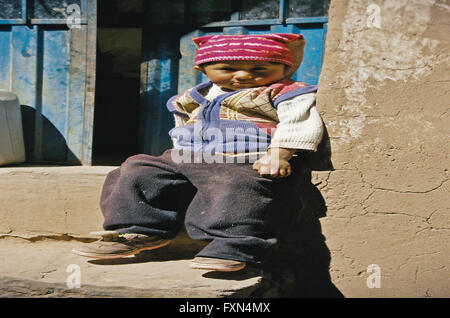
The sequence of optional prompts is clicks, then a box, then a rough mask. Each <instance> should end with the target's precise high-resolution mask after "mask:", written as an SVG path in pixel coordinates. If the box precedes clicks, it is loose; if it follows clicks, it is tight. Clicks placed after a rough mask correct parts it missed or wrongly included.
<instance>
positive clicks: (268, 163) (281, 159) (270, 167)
mask: <svg viewBox="0 0 450 318" xmlns="http://www.w3.org/2000/svg"><path fill="white" fill-rule="evenodd" d="M294 153H295V149H287V148H270V149H269V150H268V151H267V153H266V154H265V155H264V156H263V157H262V158H261V159H259V160H257V161H255V163H254V164H253V170H256V171H258V172H259V174H260V175H261V176H266V177H271V178H285V177H288V176H290V175H291V173H292V170H291V165H290V164H289V159H291V158H292V155H293V154H294Z"/></svg>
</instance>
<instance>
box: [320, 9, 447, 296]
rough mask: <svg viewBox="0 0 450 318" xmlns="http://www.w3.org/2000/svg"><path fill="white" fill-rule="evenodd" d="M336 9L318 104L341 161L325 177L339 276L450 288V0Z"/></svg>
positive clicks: (394, 292)
mask: <svg viewBox="0 0 450 318" xmlns="http://www.w3.org/2000/svg"><path fill="white" fill-rule="evenodd" d="M329 17H330V22H329V31H328V36H327V43H326V57H325V60H324V66H323V69H322V75H321V78H320V83H319V93H318V108H319V109H320V111H321V114H322V116H323V118H324V121H325V123H326V126H327V129H328V132H329V135H330V141H331V146H332V152H333V155H332V159H333V164H334V166H335V170H334V171H331V172H320V173H315V179H316V180H315V182H316V183H319V182H320V184H319V188H320V189H321V192H322V194H323V196H324V198H325V200H326V203H327V206H328V214H327V217H325V218H322V219H321V223H322V227H323V233H324V235H325V236H326V238H327V245H328V247H329V248H330V250H331V256H332V261H331V276H332V279H333V282H334V283H335V285H336V286H337V287H338V288H339V290H340V291H341V292H342V293H343V294H344V295H345V296H347V297H449V296H450V284H449V278H450V270H449V259H450V257H449V255H450V253H449V230H450V219H449V217H448V209H449V206H450V204H449V203H450V200H449V191H448V189H449V182H448V163H449V160H448V154H449V138H448V137H449V126H450V125H449V120H448V118H449V114H448V108H449V105H450V94H449V93H450V84H449V82H450V78H449V74H450V56H449V52H450V37H449V34H450V23H449V21H450V3H449V1H446V0H373V1H368V0H334V1H333V0H332V3H331V7H330V12H329ZM370 264H376V265H377V266H378V269H379V273H380V276H379V278H380V280H379V281H377V277H375V276H374V275H376V274H377V271H370V270H369V271H368V266H369V265H370ZM375 267H376V266H375ZM367 280H369V282H371V283H372V285H371V286H372V287H374V288H369V287H368V286H367ZM377 282H380V285H379V288H377V286H376V283H377ZM369 285H370V284H369Z"/></svg>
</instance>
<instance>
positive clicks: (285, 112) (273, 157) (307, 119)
mask: <svg viewBox="0 0 450 318" xmlns="http://www.w3.org/2000/svg"><path fill="white" fill-rule="evenodd" d="M277 113H278V117H279V120H280V122H279V124H278V125H277V130H276V132H275V134H274V135H273V137H272V142H271V144H270V146H269V150H268V151H267V153H266V154H265V155H264V156H263V157H262V158H261V159H259V160H257V161H256V162H255V163H254V164H253V169H254V170H257V171H258V172H259V173H260V175H265V176H270V177H274V178H280V177H281V178H283V177H287V176H289V175H290V174H291V166H290V164H289V160H290V159H291V158H292V156H293V155H294V153H295V152H298V151H302V150H303V151H305V150H306V151H316V150H317V146H318V145H319V143H320V141H321V140H322V134H323V130H324V129H323V122H322V118H321V117H320V115H319V112H318V111H317V109H316V107H315V93H309V94H304V95H300V96H297V97H294V98H291V99H289V100H287V101H283V102H281V103H280V104H279V105H278V109H277Z"/></svg>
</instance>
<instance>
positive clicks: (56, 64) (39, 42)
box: [0, 0, 96, 164]
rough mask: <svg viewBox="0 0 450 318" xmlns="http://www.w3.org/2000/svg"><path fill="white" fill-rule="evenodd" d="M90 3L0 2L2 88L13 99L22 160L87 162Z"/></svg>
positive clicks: (72, 0) (91, 98)
mask: <svg viewBox="0 0 450 318" xmlns="http://www.w3.org/2000/svg"><path fill="white" fill-rule="evenodd" d="M95 34H96V0H0V89H3V90H8V91H12V92H13V93H15V94H16V95H18V97H19V100H20V103H21V107H22V117H23V126H24V139H25V146H26V159H27V161H28V162H60V163H81V164H90V163H91V148H92V146H91V145H92V119H93V117H92V116H93V107H94V87H95V86H94V84H95V45H96V42H95Z"/></svg>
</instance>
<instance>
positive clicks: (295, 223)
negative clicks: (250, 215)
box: [253, 130, 344, 298]
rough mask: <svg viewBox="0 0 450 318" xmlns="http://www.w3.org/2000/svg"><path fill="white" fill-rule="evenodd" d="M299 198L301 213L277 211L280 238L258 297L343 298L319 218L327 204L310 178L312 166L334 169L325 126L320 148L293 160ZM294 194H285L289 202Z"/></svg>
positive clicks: (276, 218) (257, 294)
mask: <svg viewBox="0 0 450 318" xmlns="http://www.w3.org/2000/svg"><path fill="white" fill-rule="evenodd" d="M292 170H293V171H294V172H295V171H298V175H297V176H296V178H295V187H296V188H297V193H298V198H299V204H298V206H299V209H298V213H296V214H294V215H292V214H289V215H288V216H283V215H280V213H275V214H276V215H275V216H274V218H273V220H272V221H270V222H271V223H272V222H273V223H279V224H278V225H277V227H278V231H280V233H279V234H278V237H279V241H278V243H277V245H276V247H275V249H274V251H273V253H271V255H270V256H269V257H268V262H267V268H266V269H265V271H266V273H267V275H265V277H264V279H263V282H262V287H261V288H260V289H259V290H257V291H256V293H255V294H254V295H253V296H255V297H305V298H310V297H319V298H343V297H344V295H343V294H342V293H341V292H340V291H339V290H338V289H337V287H336V286H335V285H334V284H333V283H332V281H331V276H330V273H329V269H330V261H331V254H330V250H329V249H328V247H327V245H326V243H325V241H326V239H325V236H324V235H323V234H322V228H321V224H320V221H319V218H321V217H325V216H326V211H327V207H326V204H325V200H324V198H323V196H322V194H321V193H320V191H319V189H317V187H316V186H315V185H314V184H313V183H312V182H311V170H316V171H320V170H322V171H323V170H333V166H332V163H331V147H330V140H329V137H328V133H327V131H326V130H325V134H324V137H323V138H322V142H321V144H320V145H319V148H318V151H317V152H315V153H309V154H308V155H306V159H305V160H299V161H297V162H293V163H292ZM289 200H292V198H288V197H286V198H283V199H282V201H281V202H289Z"/></svg>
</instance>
